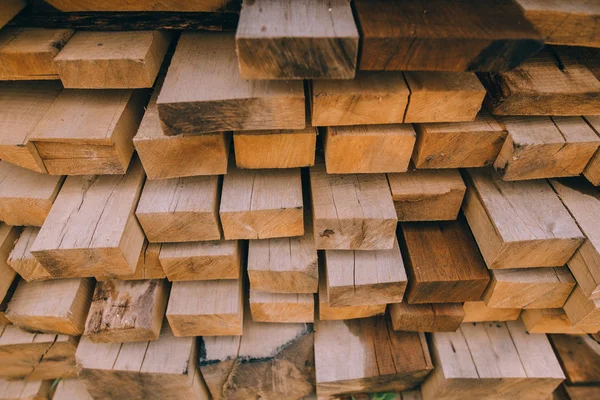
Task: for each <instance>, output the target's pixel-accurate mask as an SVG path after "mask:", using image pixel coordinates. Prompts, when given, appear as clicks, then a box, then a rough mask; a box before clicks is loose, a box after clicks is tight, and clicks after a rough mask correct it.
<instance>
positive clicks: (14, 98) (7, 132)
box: [0, 82, 62, 172]
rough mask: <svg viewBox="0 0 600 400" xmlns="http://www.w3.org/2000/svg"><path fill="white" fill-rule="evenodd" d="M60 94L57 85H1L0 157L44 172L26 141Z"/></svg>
mask: <svg viewBox="0 0 600 400" xmlns="http://www.w3.org/2000/svg"><path fill="white" fill-rule="evenodd" d="M61 91H62V85H61V84H60V83H59V82H1V83H0V158H2V160H6V161H8V162H11V163H13V164H16V165H19V166H21V167H23V168H27V169H31V170H33V171H37V172H46V167H45V166H44V163H43V162H42V159H41V158H40V155H39V153H38V150H37V148H36V147H35V145H34V144H33V143H32V142H31V141H30V140H29V136H30V135H31V134H32V133H33V131H34V129H35V127H36V126H37V124H38V123H39V122H40V121H41V120H42V119H43V118H45V114H46V112H47V111H48V110H49V109H50V108H51V107H52V105H53V104H54V101H55V100H56V98H57V97H58V95H59V93H60V92H61Z"/></svg>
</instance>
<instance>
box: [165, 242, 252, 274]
mask: <svg viewBox="0 0 600 400" xmlns="http://www.w3.org/2000/svg"><path fill="white" fill-rule="evenodd" d="M241 246H242V243H241V242H239V241H237V240H228V241H210V242H190V243H165V244H163V245H162V247H161V249H160V255H159V259H160V263H161V265H162V267H163V270H164V271H165V274H166V275H167V277H168V278H169V280H170V281H197V280H212V279H238V278H239V277H240V276H241V275H240V268H241V262H242V258H243V254H242V247H241Z"/></svg>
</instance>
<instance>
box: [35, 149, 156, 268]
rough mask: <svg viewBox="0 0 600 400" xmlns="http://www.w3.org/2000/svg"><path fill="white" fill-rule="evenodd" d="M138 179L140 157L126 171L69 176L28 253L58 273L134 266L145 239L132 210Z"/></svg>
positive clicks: (141, 174) (140, 181)
mask: <svg viewBox="0 0 600 400" xmlns="http://www.w3.org/2000/svg"><path fill="white" fill-rule="evenodd" d="M143 182H144V170H143V169H142V165H141V164H140V162H139V160H134V161H133V162H132V164H131V166H130V168H129V170H128V171H127V174H126V175H120V176H112V175H103V176H70V177H68V178H67V179H66V180H65V183H64V184H63V187H62V189H61V191H60V192H59V194H58V196H57V197H56V201H55V202H54V205H53V206H52V209H51V210H50V213H49V214H48V217H47V218H46V221H45V222H44V226H43V227H42V229H40V232H39V233H38V236H37V238H36V240H35V242H34V243H33V245H32V246H31V249H30V251H31V254H33V256H34V257H35V258H36V259H37V260H38V261H39V262H40V263H41V264H42V266H43V267H44V268H45V269H46V270H47V271H48V272H49V273H50V274H51V275H52V276H53V277H57V278H59V277H62V278H66V277H88V276H95V275H99V276H104V275H107V274H108V275H110V274H115V275H126V274H130V273H133V272H135V269H136V266H137V263H138V259H139V256H140V253H141V249H142V246H143V244H144V240H145V239H144V232H143V231H142V228H141V227H140V226H139V223H138V222H137V219H136V218H135V215H134V211H135V207H136V205H137V202H138V199H139V196H140V192H141V190H142V184H143Z"/></svg>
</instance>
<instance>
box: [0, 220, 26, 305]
mask: <svg viewBox="0 0 600 400" xmlns="http://www.w3.org/2000/svg"><path fill="white" fill-rule="evenodd" d="M20 233H21V228H16V227H12V226H9V225H6V224H5V223H4V222H0V304H3V303H4V300H6V301H8V300H9V297H8V296H9V295H10V294H11V293H12V289H13V288H14V286H13V281H14V280H15V277H16V276H17V274H16V272H15V270H14V269H12V268H11V267H10V265H9V264H8V262H7V260H8V256H9V255H10V252H11V251H12V249H13V247H14V245H15V242H16V241H17V238H18V237H19V234H20Z"/></svg>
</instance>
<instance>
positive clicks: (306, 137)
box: [233, 127, 317, 169]
mask: <svg viewBox="0 0 600 400" xmlns="http://www.w3.org/2000/svg"><path fill="white" fill-rule="evenodd" d="M316 143H317V130H316V129H315V128H314V127H308V128H305V129H301V130H272V131H240V132H234V134H233V147H234V149H235V162H236V164H237V166H238V167H239V168H252V169H264V168H297V167H310V166H312V165H314V164H315V148H316Z"/></svg>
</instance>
